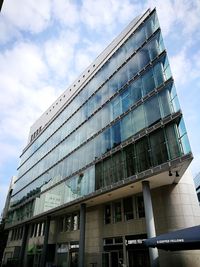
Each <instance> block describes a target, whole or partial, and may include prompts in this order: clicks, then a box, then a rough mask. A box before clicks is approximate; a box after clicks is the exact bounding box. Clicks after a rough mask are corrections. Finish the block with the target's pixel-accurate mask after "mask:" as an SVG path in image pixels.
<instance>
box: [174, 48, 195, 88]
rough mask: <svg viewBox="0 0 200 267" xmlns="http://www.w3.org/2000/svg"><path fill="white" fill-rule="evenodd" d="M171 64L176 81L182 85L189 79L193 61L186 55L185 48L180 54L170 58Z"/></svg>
mask: <svg viewBox="0 0 200 267" xmlns="http://www.w3.org/2000/svg"><path fill="white" fill-rule="evenodd" d="M170 63H171V64H170V65H171V69H172V73H173V76H174V78H175V81H176V83H179V84H180V85H183V84H185V83H186V82H187V81H188V75H189V74H191V68H192V66H191V63H190V60H189V59H188V58H187V56H186V52H185V50H182V51H180V52H179V53H178V54H176V55H175V56H173V57H171V58H170Z"/></svg>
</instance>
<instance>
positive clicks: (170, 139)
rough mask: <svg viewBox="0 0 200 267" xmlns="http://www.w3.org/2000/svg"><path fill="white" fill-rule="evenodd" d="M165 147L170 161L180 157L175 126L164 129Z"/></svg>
mask: <svg viewBox="0 0 200 267" xmlns="http://www.w3.org/2000/svg"><path fill="white" fill-rule="evenodd" d="M165 132H166V137H167V145H168V149H169V153H170V159H174V158H176V157H179V156H180V147H179V143H178V138H177V131H176V126H175V125H169V126H167V127H166V128H165Z"/></svg>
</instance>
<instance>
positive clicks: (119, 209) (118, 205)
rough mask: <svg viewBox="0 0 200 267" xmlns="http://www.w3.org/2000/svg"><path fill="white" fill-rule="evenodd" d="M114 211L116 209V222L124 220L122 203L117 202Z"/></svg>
mask: <svg viewBox="0 0 200 267" xmlns="http://www.w3.org/2000/svg"><path fill="white" fill-rule="evenodd" d="M113 209H114V222H121V220H122V207H121V201H118V202H115V203H114V204H113Z"/></svg>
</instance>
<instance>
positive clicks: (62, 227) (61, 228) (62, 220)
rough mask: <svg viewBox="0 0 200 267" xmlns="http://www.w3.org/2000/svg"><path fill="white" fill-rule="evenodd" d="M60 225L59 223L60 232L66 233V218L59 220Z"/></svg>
mask: <svg viewBox="0 0 200 267" xmlns="http://www.w3.org/2000/svg"><path fill="white" fill-rule="evenodd" d="M58 223H59V231H60V232H63V231H64V223H65V218H64V217H61V218H59V221H58Z"/></svg>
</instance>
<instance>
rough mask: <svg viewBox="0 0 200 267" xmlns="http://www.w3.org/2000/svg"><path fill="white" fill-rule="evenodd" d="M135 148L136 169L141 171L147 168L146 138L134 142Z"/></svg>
mask: <svg viewBox="0 0 200 267" xmlns="http://www.w3.org/2000/svg"><path fill="white" fill-rule="evenodd" d="M135 148H136V159H137V171H138V172H142V171H144V170H147V169H149V167H150V158H149V151H148V150H149V145H148V139H147V138H142V139H141V140H140V141H138V142H137V143H136V144H135Z"/></svg>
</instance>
